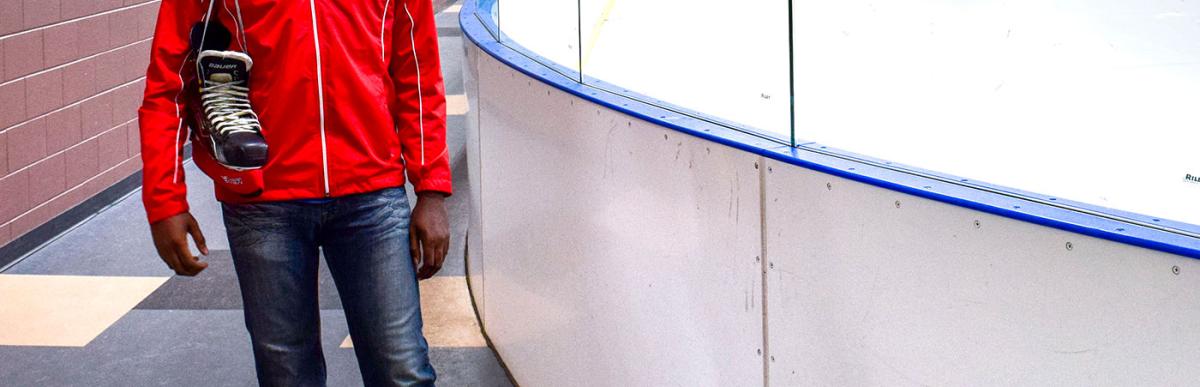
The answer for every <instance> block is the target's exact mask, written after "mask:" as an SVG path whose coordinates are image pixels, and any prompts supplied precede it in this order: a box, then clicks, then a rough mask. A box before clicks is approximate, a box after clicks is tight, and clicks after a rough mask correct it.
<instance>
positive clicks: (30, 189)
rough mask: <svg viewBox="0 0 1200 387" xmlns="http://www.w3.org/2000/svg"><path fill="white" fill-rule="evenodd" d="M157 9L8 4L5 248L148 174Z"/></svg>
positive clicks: (2, 144)
mask: <svg viewBox="0 0 1200 387" xmlns="http://www.w3.org/2000/svg"><path fill="white" fill-rule="evenodd" d="M158 3H159V2H158V1H145V0H0V246H4V245H5V244H7V243H9V242H11V241H12V240H14V239H16V238H19V237H21V236H22V235H25V234H26V233H28V232H29V231H31V230H33V229H34V228H36V227H38V226H40V225H42V224H44V223H46V222H47V221H49V220H50V219H53V218H54V217H55V216H58V215H59V214H61V213H63V212H64V211H66V210H68V209H70V208H72V207H74V206H75V205H78V204H79V203H81V202H83V201H84V200H86V199H88V198H90V197H92V196H93V195H95V194H97V193H99V192H100V191H102V190H104V189H105V188H108V187H109V186H112V185H113V184H114V183H116V182H118V181H120V180H122V179H124V178H126V177H128V176H130V175H132V174H134V173H136V172H137V171H138V170H140V169H141V159H140V157H139V152H140V151H139V144H138V131H137V130H138V127H137V108H138V105H139V104H140V102H141V94H142V91H143V88H144V87H145V78H144V77H145V72H146V66H147V65H148V62H149V53H150V39H151V37H152V35H153V31H154V21H155V17H156V16H157V12H158Z"/></svg>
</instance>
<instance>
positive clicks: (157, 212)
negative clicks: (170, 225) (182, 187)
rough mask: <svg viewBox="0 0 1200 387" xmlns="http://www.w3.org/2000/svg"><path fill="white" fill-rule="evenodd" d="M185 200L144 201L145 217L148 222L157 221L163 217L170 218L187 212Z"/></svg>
mask: <svg viewBox="0 0 1200 387" xmlns="http://www.w3.org/2000/svg"><path fill="white" fill-rule="evenodd" d="M188 210H189V208H188V203H187V201H183V202H167V203H155V204H150V203H146V218H147V219H148V220H149V221H150V224H155V223H158V222H159V221H161V220H163V219H167V218H170V217H172V216H175V215H179V214H182V213H185V212H188Z"/></svg>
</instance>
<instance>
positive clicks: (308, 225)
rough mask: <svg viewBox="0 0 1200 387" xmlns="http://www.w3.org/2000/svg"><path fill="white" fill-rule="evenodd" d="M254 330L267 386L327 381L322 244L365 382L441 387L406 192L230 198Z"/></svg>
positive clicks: (228, 224) (236, 253) (235, 248)
mask: <svg viewBox="0 0 1200 387" xmlns="http://www.w3.org/2000/svg"><path fill="white" fill-rule="evenodd" d="M222 208H223V210H224V215H225V228H226V230H227V232H228V233H229V244H230V248H231V250H232V252H233V262H234V267H235V268H236V270H237V276H238V283H239V284H240V286H241V289H242V300H243V304H244V309H245V318H246V328H248V329H249V330H250V341H251V343H252V345H253V347H254V361H255V366H256V368H257V370H258V381H259V384H261V385H263V386H324V385H325V357H324V355H323V354H322V353H321V322H320V310H319V308H318V306H317V267H318V259H319V254H318V249H321V250H323V251H324V253H325V261H326V263H327V264H328V266H329V271H330V274H332V276H333V279H334V283H335V284H336V285H337V289H338V293H339V294H340V295H341V298H342V306H343V307H344V308H345V311H346V321H347V322H348V324H349V327H350V335H351V336H352V337H353V338H354V353H355V355H357V357H358V365H359V370H360V371H361V372H362V377H363V382H364V383H365V384H366V385H368V386H432V385H433V382H434V380H435V379H436V378H437V376H436V374H435V373H434V370H433V366H431V365H430V364H429V346H428V344H427V343H426V342H425V337H424V336H423V335H422V334H421V324H422V323H421V299H420V294H419V292H418V288H417V278H416V273H415V272H414V269H413V266H412V265H413V264H412V258H411V253H410V252H409V249H408V246H409V240H408V232H409V231H408V226H409V215H410V209H409V205H408V197H407V196H406V195H405V193H404V189H403V188H390V189H385V190H382V191H377V192H372V193H366V194H360V195H352V196H346V197H339V198H334V199H330V200H326V201H317V202H313V201H290V202H273V203H257V204H224V205H223V206H222Z"/></svg>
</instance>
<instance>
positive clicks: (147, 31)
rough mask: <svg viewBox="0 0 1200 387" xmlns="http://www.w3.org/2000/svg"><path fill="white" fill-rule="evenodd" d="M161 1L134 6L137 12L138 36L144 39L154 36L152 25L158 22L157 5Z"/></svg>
mask: <svg viewBox="0 0 1200 387" xmlns="http://www.w3.org/2000/svg"><path fill="white" fill-rule="evenodd" d="M161 4H162V3H161V2H154V3H150V4H146V5H143V6H141V7H137V8H135V9H136V10H137V11H138V13H137V18H138V20H137V24H138V38H139V39H146V38H149V37H152V36H154V27H156V26H157V23H158V7H159V5H161Z"/></svg>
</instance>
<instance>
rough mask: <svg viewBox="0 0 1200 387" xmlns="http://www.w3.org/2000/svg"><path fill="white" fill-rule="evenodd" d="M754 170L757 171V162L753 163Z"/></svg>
mask: <svg viewBox="0 0 1200 387" xmlns="http://www.w3.org/2000/svg"><path fill="white" fill-rule="evenodd" d="M754 169H758V162H757V161H755V162H754Z"/></svg>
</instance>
